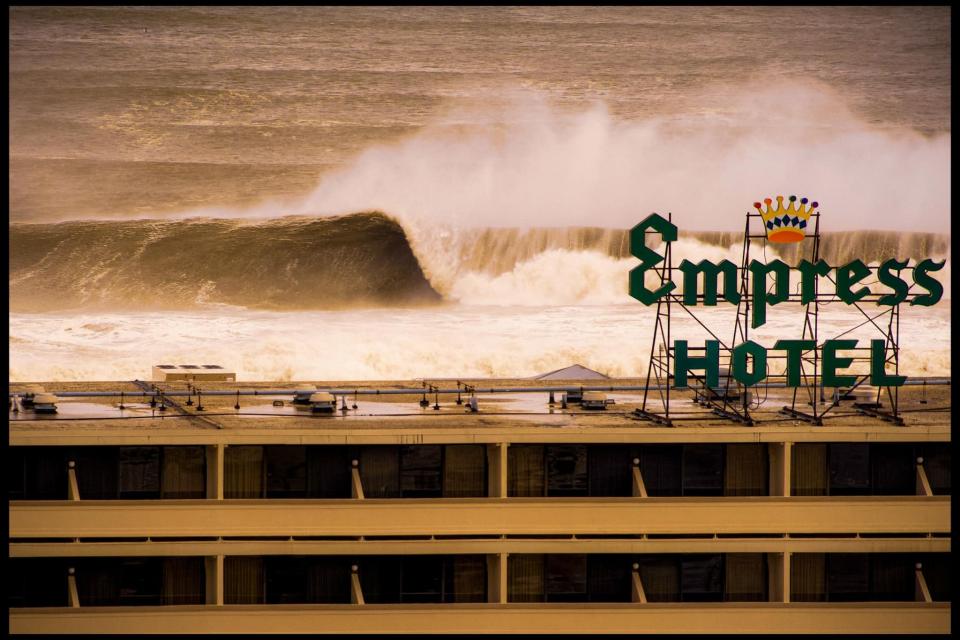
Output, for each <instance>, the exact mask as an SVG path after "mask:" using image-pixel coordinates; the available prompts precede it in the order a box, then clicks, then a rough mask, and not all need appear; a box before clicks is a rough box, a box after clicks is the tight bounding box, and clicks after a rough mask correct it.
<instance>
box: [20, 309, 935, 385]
mask: <svg viewBox="0 0 960 640" xmlns="http://www.w3.org/2000/svg"><path fill="white" fill-rule="evenodd" d="M787 307H789V308H787ZM866 310H867V311H872V312H879V311H880V310H879V309H877V308H875V307H873V306H872V305H870V306H869V307H867V308H866ZM675 311H677V314H676V315H675V316H674V327H673V329H674V335H673V337H674V338H681V339H686V340H688V341H689V342H690V344H691V345H697V344H702V342H703V340H705V339H707V337H708V335H707V333H706V332H705V331H704V330H703V329H702V328H701V327H700V326H699V325H698V324H697V323H696V322H695V321H694V320H693V319H691V318H690V317H689V316H687V315H686V314H685V313H682V312H679V311H678V310H676V309H675ZM700 312H701V313H700V314H699V315H700V316H701V317H702V318H703V319H704V321H705V322H707V324H708V326H710V327H711V329H712V330H714V331H715V332H716V333H717V335H718V336H719V337H720V338H721V339H722V340H724V341H727V340H729V339H730V338H732V336H733V324H732V322H733V315H734V313H735V307H733V306H731V305H721V306H718V307H716V308H713V309H700ZM902 313H903V317H902V320H901V326H900V344H901V349H902V351H901V371H902V372H906V373H907V374H908V375H949V373H950V309H949V307H946V306H938V307H933V308H923V309H921V308H917V307H913V308H910V307H906V308H904V309H903V310H902ZM653 316H654V309H653V308H647V307H644V306H643V305H641V304H640V303H634V304H619V305H611V304H600V305H583V306H551V307H532V306H528V307H519V306H510V307H503V306H465V305H449V306H446V307H442V308H438V309H429V310H423V309H420V310H413V309H379V310H362V311H329V312H254V311H244V310H239V309H237V310H227V309H218V310H215V311H214V310H211V311H209V312H201V313H179V312H166V313H132V314H82V315H64V314H11V316H10V343H11V347H12V348H11V353H10V368H9V376H10V378H9V379H10V380H12V381H47V380H81V379H82V380H129V379H133V378H141V379H143V378H146V377H147V376H149V375H150V367H151V366H152V365H154V364H159V363H161V362H176V363H202V364H207V363H217V364H221V365H224V366H226V367H228V368H231V369H236V370H237V373H238V375H239V376H240V379H241V380H311V379H313V380H334V379H340V380H345V379H354V380H362V379H410V378H418V377H468V376H475V377H487V376H492V377H510V376H532V375H536V374H539V373H543V372H546V371H551V370H553V369H558V368H560V367H564V366H567V365H569V364H572V363H574V362H579V363H580V364H583V365H585V366H588V367H591V368H593V369H597V370H599V371H602V372H605V373H607V374H610V375H614V376H640V375H645V374H646V367H647V358H648V355H649V349H650V341H651V336H652V330H653V319H654V317H653ZM863 321H864V318H863V316H862V315H861V314H860V312H859V311H857V310H856V309H854V308H851V307H847V306H846V305H843V304H842V303H836V304H831V305H828V306H827V308H826V309H825V310H824V311H823V313H822V314H821V318H820V328H821V339H826V338H834V337H837V336H838V335H839V334H840V333H842V332H843V331H846V330H847V329H848V328H850V327H852V326H855V325H856V324H859V323H860V322H863ZM802 322H803V312H802V308H801V307H800V306H799V305H795V304H781V305H778V306H776V307H773V308H771V309H770V310H769V314H768V322H767V324H765V325H764V326H763V327H760V328H759V329H758V330H755V331H752V332H751V338H753V339H755V340H757V341H758V342H760V343H761V344H764V345H765V346H772V344H773V342H774V341H775V340H776V339H778V338H782V337H796V338H799V337H800V334H801V330H802ZM878 322H879V321H878ZM850 335H851V336H852V337H854V338H857V339H860V340H861V341H864V342H861V344H862V345H863V346H866V342H865V341H866V340H869V339H871V338H877V337H879V335H878V333H877V332H876V330H875V329H873V328H872V327H871V326H870V325H867V326H866V327H862V328H860V329H858V330H856V331H854V332H853V333H852V334H850ZM844 337H848V336H844Z"/></svg>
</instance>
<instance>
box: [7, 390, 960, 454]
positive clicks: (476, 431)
mask: <svg viewBox="0 0 960 640" xmlns="http://www.w3.org/2000/svg"><path fill="white" fill-rule="evenodd" d="M461 382H462V383H466V384H469V385H471V386H474V387H475V388H476V390H477V392H478V393H477V401H478V411H477V412H472V411H470V410H469V409H467V408H466V406H467V405H466V400H467V398H468V397H469V395H470V394H469V393H467V392H463V393H462V394H460V398H461V400H463V401H464V403H463V404H457V402H456V400H457V395H456V394H450V393H447V394H440V395H439V396H437V395H435V394H434V393H431V392H429V391H426V392H423V393H415V394H414V393H411V394H404V395H380V396H378V395H364V392H365V391H366V392H370V391H375V390H378V389H379V390H381V391H386V390H397V389H413V388H418V387H420V386H421V385H422V384H423V381H419V380H417V381H383V382H371V381H365V382H358V381H332V382H331V381H310V382H309V383H306V384H311V385H314V386H316V387H317V389H318V390H321V391H322V390H330V389H333V390H357V391H359V392H360V393H359V394H357V395H353V394H349V395H344V396H340V397H338V406H337V409H336V410H335V411H334V412H333V413H332V414H331V413H326V414H318V413H313V412H311V410H310V407H309V406H306V407H304V406H296V405H293V404H292V399H293V394H294V390H295V389H296V387H297V386H299V385H303V384H305V383H304V382H297V383H291V382H269V381H265V382H240V383H227V382H217V383H205V384H203V385H202V388H201V393H202V395H201V398H202V406H203V408H204V410H203V411H198V410H197V405H198V402H197V396H195V395H194V396H193V397H192V398H191V399H190V402H191V404H189V405H188V404H187V396H185V395H176V396H164V398H165V400H166V402H167V404H168V406H167V408H166V409H165V410H163V411H160V410H158V408H157V407H151V406H150V404H149V400H150V397H151V394H150V393H147V392H145V391H144V390H143V387H142V386H138V384H136V383H134V382H43V383H34V385H36V384H39V385H40V386H41V387H42V388H43V389H44V390H45V391H46V392H52V393H61V394H63V393H69V392H118V393H119V392H121V391H122V392H123V393H124V399H123V406H124V409H122V410H121V409H120V408H119V406H118V405H119V403H120V397H119V396H118V395H117V396H99V397H69V396H63V395H61V396H58V402H57V409H58V412H57V413H56V414H52V415H39V414H34V413H33V412H31V411H19V412H17V413H14V412H12V411H11V412H10V413H9V414H8V417H9V418H10V431H11V434H12V435H13V436H14V439H15V440H22V439H24V438H26V439H27V440H30V441H33V440H36V441H38V442H39V441H43V440H46V439H47V438H56V437H59V436H64V435H66V434H72V435H74V436H79V435H80V434H89V435H91V436H95V437H104V436H108V435H116V436H118V437H119V436H123V435H133V434H141V435H152V436H159V435H160V434H169V435H170V436H171V437H175V436H177V435H187V434H192V435H194V436H200V435H203V434H208V435H210V436H213V434H216V437H217V439H221V438H224V437H235V436H240V437H251V438H260V437H270V436H276V435H278V434H280V433H282V434H283V436H284V438H289V437H294V438H295V437H299V436H304V437H307V438H308V439H310V440H312V441H315V442H318V441H330V442H332V441H335V439H336V438H337V437H338V436H339V437H341V438H342V436H343V434H344V433H351V434H357V435H359V434H361V433H364V434H367V435H371V436H372V435H374V434H377V435H389V434H391V433H395V434H397V437H398V438H401V439H402V438H404V437H407V438H409V437H410V436H409V434H410V433H411V432H417V433H420V434H422V435H423V437H426V438H427V439H428V441H429V440H430V439H431V438H440V439H442V438H443V437H444V435H445V434H446V435H454V434H461V435H462V434H464V433H469V434H472V437H473V438H475V439H476V440H477V441H488V438H489V441H494V440H495V439H496V436H497V435H498V434H501V433H504V432H505V430H509V433H510V434H511V436H512V439H515V438H516V437H518V436H524V435H526V436H529V437H530V438H531V439H532V440H533V441H538V440H543V439H544V438H553V439H555V438H557V437H559V438H561V439H562V438H563V437H564V436H565V435H567V434H571V435H572V434H584V433H590V434H591V435H592V436H594V437H596V438H597V439H598V440H610V441H613V442H615V441H619V440H622V439H623V438H625V437H628V436H629V437H631V438H640V439H648V438H649V439H651V440H657V439H660V438H664V439H669V440H673V441H678V440H686V439H689V440H690V441H696V440H697V439H698V438H701V437H704V436H707V435H708V434H711V435H715V436H720V435H723V436H725V437H726V438H727V439H729V440H731V441H757V440H763V439H764V435H765V434H767V435H769V436H771V437H776V438H780V439H782V438H783V436H784V434H785V433H791V432H793V433H796V436H797V438H796V439H797V440H802V439H807V438H817V437H822V435H824V434H827V433H830V434H831V438H838V439H843V440H859V439H865V438H866V439H878V440H882V439H885V438H887V437H889V439H892V440H898V439H901V438H902V437H903V436H904V435H906V434H910V435H911V436H912V437H924V435H926V436H927V437H934V438H937V439H942V438H943V437H944V435H946V437H947V438H949V433H950V421H951V415H952V409H951V402H950V390H951V386H950V385H949V384H940V385H936V386H934V385H930V386H927V387H924V386H922V385H914V386H905V387H902V388H900V393H899V413H900V415H901V417H902V419H903V421H904V425H903V426H899V425H896V424H893V423H891V422H889V421H887V420H884V419H882V418H880V417H877V416H874V415H870V414H869V413H866V412H864V410H863V409H860V408H858V407H856V406H854V402H853V401H850V400H841V401H840V402H839V404H838V406H836V407H835V408H833V409H831V410H830V411H829V412H828V413H827V414H826V416H825V417H824V419H823V425H822V426H815V425H813V424H811V423H809V422H807V421H804V420H802V419H799V418H797V417H794V416H792V415H788V414H786V413H784V412H783V411H782V409H783V408H784V406H787V405H790V404H791V400H792V396H793V389H788V388H782V387H781V388H774V387H770V388H764V387H763V386H762V385H761V386H759V387H758V388H756V389H755V390H754V393H755V397H756V398H757V400H755V401H754V404H755V405H756V404H757V403H758V402H759V404H758V405H757V406H756V407H755V408H753V407H751V417H752V418H753V420H754V421H755V423H754V425H752V426H749V425H745V424H742V423H738V422H736V421H733V420H730V419H728V418H725V417H723V416H720V415H717V414H716V413H715V412H714V411H713V410H712V409H711V408H710V407H706V406H702V405H701V404H698V403H697V402H696V400H695V398H694V392H693V391H692V389H688V390H678V389H672V390H671V407H670V418H671V420H672V426H666V425H663V424H658V423H657V422H654V421H651V420H648V419H643V418H640V417H638V416H637V414H636V413H635V410H636V409H638V408H640V407H641V406H642V403H643V391H609V392H607V398H608V400H612V401H613V402H612V403H611V404H608V405H607V406H606V408H605V409H600V410H598V409H585V408H582V407H581V406H580V405H579V403H570V404H568V405H567V406H566V407H564V406H563V405H562V404H561V396H562V393H561V392H559V391H557V392H555V393H554V394H553V395H554V400H555V402H554V404H552V405H551V404H550V403H549V395H550V393H549V390H548V389H549V388H558V386H563V387H566V388H569V389H571V390H574V389H579V388H580V387H581V385H582V386H583V387H584V388H591V387H592V388H597V387H599V386H609V387H613V388H616V387H637V386H642V385H643V384H644V382H645V381H644V380H639V379H609V380H604V381H602V383H600V384H598V382H599V381H598V380H595V379H592V380H582V381H563V382H562V383H560V384H559V385H558V383H556V382H553V383H550V382H547V381H544V382H537V381H531V380H529V379H524V380H517V379H513V380H496V381H491V380H472V381H471V380H464V381H461ZM433 383H434V384H436V386H438V387H440V388H442V389H449V388H454V389H455V388H456V384H455V383H450V382H447V381H433ZM140 385H143V383H140ZM521 385H522V386H523V387H524V388H532V387H544V391H543V392H540V391H535V392H497V390H498V389H505V388H517V387H519V386H521ZM154 387H155V388H156V389H157V390H162V391H164V392H166V393H170V392H180V393H183V392H185V391H186V390H187V385H186V383H183V382H177V383H150V384H149V385H148V386H147V387H146V388H148V389H151V388H154ZM33 388H34V389H36V386H33ZM30 389H31V385H30V384H27V383H12V384H11V385H10V392H11V393H22V392H24V391H29V390H30ZM238 390H239V391H241V394H242V395H240V396H239V397H238V396H237V395H235V393H234V392H236V391H238ZM280 390H283V392H282V393H269V394H263V395H252V392H254V391H258V392H259V391H271V392H272V391H280ZM210 392H228V393H227V394H226V395H210ZM804 394H806V391H804V390H800V391H798V396H797V397H798V400H797V407H798V408H802V407H803V404H804V403H803V402H802V401H801V400H800V398H801V397H803V395H804ZM423 399H426V402H427V404H426V406H423V405H422V404H421V400H423ZM880 401H881V403H882V405H883V406H882V407H881V410H884V409H886V410H889V407H890V403H889V399H888V398H887V395H886V390H882V393H881V400H880ZM238 402H239V406H240V409H239V410H238V409H235V408H234V407H235V405H236V404H237V403H238ZM281 403H282V406H281ZM832 403H833V402H832V390H831V389H828V390H827V394H826V402H825V403H820V405H819V407H820V411H823V410H824V409H826V408H829V407H830V406H831V405H832ZM344 404H345V405H346V410H343V406H344ZM158 406H159V405H158ZM354 406H356V408H354ZM435 407H439V408H435ZM807 408H809V405H807ZM647 409H648V410H652V411H656V412H662V409H663V407H662V404H661V402H660V392H659V391H656V390H651V391H649V392H648V400H647ZM404 434H407V435H406V436H404ZM817 434H821V435H820V436H818V435H817ZM317 438H320V440H317Z"/></svg>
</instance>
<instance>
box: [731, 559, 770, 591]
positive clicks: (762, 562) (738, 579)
mask: <svg viewBox="0 0 960 640" xmlns="http://www.w3.org/2000/svg"><path fill="white" fill-rule="evenodd" d="M723 563H724V569H725V577H724V600H727V601H728V602H765V601H766V600H767V563H766V555H765V554H762V553H728V554H726V556H725V557H724V559H723Z"/></svg>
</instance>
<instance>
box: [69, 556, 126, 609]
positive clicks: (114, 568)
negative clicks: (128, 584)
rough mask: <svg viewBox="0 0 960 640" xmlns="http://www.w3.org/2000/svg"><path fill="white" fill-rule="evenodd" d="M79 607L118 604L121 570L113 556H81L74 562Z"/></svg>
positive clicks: (113, 605) (112, 605)
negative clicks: (81, 557)
mask: <svg viewBox="0 0 960 640" xmlns="http://www.w3.org/2000/svg"><path fill="white" fill-rule="evenodd" d="M74 565H75V567H76V570H77V573H76V577H77V595H78V597H79V598H80V606H81V607H97V606H99V607H108V606H110V607H115V606H117V605H119V604H120V584H121V582H122V570H121V567H120V565H119V563H118V562H117V561H116V559H114V558H83V559H81V560H77V561H76V562H75V563H74Z"/></svg>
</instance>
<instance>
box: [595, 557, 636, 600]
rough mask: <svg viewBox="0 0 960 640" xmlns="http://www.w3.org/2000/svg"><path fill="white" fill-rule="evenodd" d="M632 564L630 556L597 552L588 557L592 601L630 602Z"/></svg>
mask: <svg viewBox="0 0 960 640" xmlns="http://www.w3.org/2000/svg"><path fill="white" fill-rule="evenodd" d="M631 564H632V561H631V560H630V558H629V557H628V556H624V555H611V554H596V555H590V556H588V557H587V595H588V599H589V600H590V602H630V588H631V584H630V583H631V580H632V579H633V578H632V577H631Z"/></svg>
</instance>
